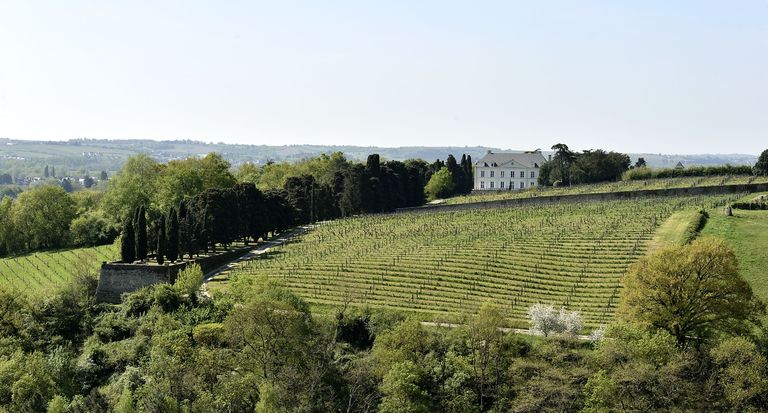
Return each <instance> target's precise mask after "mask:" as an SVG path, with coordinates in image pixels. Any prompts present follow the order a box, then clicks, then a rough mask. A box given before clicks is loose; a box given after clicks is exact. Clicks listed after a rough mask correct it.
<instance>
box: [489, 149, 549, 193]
mask: <svg viewBox="0 0 768 413" xmlns="http://www.w3.org/2000/svg"><path fill="white" fill-rule="evenodd" d="M544 162H546V159H544V156H543V155H542V154H541V152H538V151H535V152H523V153H509V152H503V153H492V152H489V153H487V154H486V155H485V156H484V157H482V158H481V159H480V160H478V161H477V162H475V173H474V178H475V183H474V189H475V190H476V191H516V190H521V189H526V188H531V187H535V186H536V185H538V179H539V169H540V167H541V165H542V164H543V163H544Z"/></svg>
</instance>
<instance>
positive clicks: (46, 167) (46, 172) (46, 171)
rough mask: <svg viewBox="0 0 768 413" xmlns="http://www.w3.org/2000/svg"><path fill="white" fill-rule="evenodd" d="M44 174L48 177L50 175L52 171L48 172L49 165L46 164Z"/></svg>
mask: <svg viewBox="0 0 768 413" xmlns="http://www.w3.org/2000/svg"><path fill="white" fill-rule="evenodd" d="M43 176H44V177H46V178H48V177H49V176H51V175H50V172H48V165H45V170H44V171H43Z"/></svg>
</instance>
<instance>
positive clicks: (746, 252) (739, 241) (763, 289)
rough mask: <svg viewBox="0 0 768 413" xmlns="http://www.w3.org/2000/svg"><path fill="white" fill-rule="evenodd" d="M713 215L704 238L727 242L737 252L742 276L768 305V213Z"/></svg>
mask: <svg viewBox="0 0 768 413" xmlns="http://www.w3.org/2000/svg"><path fill="white" fill-rule="evenodd" d="M733 212H734V216H733V217H726V216H725V215H724V214H723V213H722V212H721V211H717V212H716V213H712V214H710V215H711V216H710V219H709V221H708V222H707V225H706V226H705V227H704V229H703V230H702V232H701V235H702V236H717V237H722V238H724V239H725V240H726V241H727V242H728V244H730V245H731V246H732V247H733V249H734V250H735V251H736V257H737V258H738V260H739V268H740V271H741V275H742V276H743V277H744V278H745V279H746V280H747V281H749V283H750V284H751V285H752V289H753V290H754V291H755V294H757V296H758V297H760V298H761V299H762V300H763V301H766V302H768V271H767V269H768V211H744V210H739V209H737V210H734V211H733Z"/></svg>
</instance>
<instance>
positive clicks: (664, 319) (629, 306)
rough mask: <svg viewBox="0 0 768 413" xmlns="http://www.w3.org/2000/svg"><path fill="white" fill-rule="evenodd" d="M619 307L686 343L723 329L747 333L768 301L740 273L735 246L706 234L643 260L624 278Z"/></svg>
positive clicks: (621, 311)
mask: <svg viewBox="0 0 768 413" xmlns="http://www.w3.org/2000/svg"><path fill="white" fill-rule="evenodd" d="M619 312H620V314H621V315H623V316H624V317H625V318H628V319H631V320H638V321H642V322H647V323H650V324H651V325H653V326H655V327H657V328H661V329H664V330H666V331H668V332H669V333H670V334H671V335H672V336H674V337H675V339H676V340H677V343H678V345H680V346H681V347H685V346H686V345H687V344H688V343H689V342H690V341H691V340H695V341H701V340H704V339H707V338H709V337H711V336H712V335H714V334H716V333H718V332H723V333H733V334H739V333H745V332H747V331H749V329H750V325H751V323H753V322H754V323H756V322H758V321H759V317H760V315H762V314H764V313H765V305H764V304H763V303H762V302H760V300H759V299H758V298H757V297H755V296H754V294H753V293H752V288H751V287H750V285H749V283H747V282H746V281H745V280H744V279H743V278H742V277H741V276H740V275H739V272H738V267H737V263H736V256H735V254H734V252H733V250H732V249H731V248H730V247H729V246H728V245H726V243H725V242H724V241H722V240H719V239H715V238H702V239H699V240H696V241H694V242H693V243H691V244H688V245H684V246H680V247H669V248H665V249H662V250H659V251H658V252H655V253H653V254H651V255H650V256H647V257H645V258H642V259H640V261H638V262H637V263H636V264H635V265H634V266H633V267H632V268H631V269H630V270H629V272H628V273H627V275H626V276H625V277H624V289H623V290H622V297H621V304H620V308H619Z"/></svg>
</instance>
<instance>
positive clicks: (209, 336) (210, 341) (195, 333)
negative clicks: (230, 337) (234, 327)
mask: <svg viewBox="0 0 768 413" xmlns="http://www.w3.org/2000/svg"><path fill="white" fill-rule="evenodd" d="M224 334H225V332H224V324H222V323H208V324H200V325H198V326H195V328H194V329H193V330H192V339H193V340H195V343H197V344H202V345H204V346H210V347H214V346H219V345H220V344H221V343H222V342H223V341H224Z"/></svg>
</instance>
